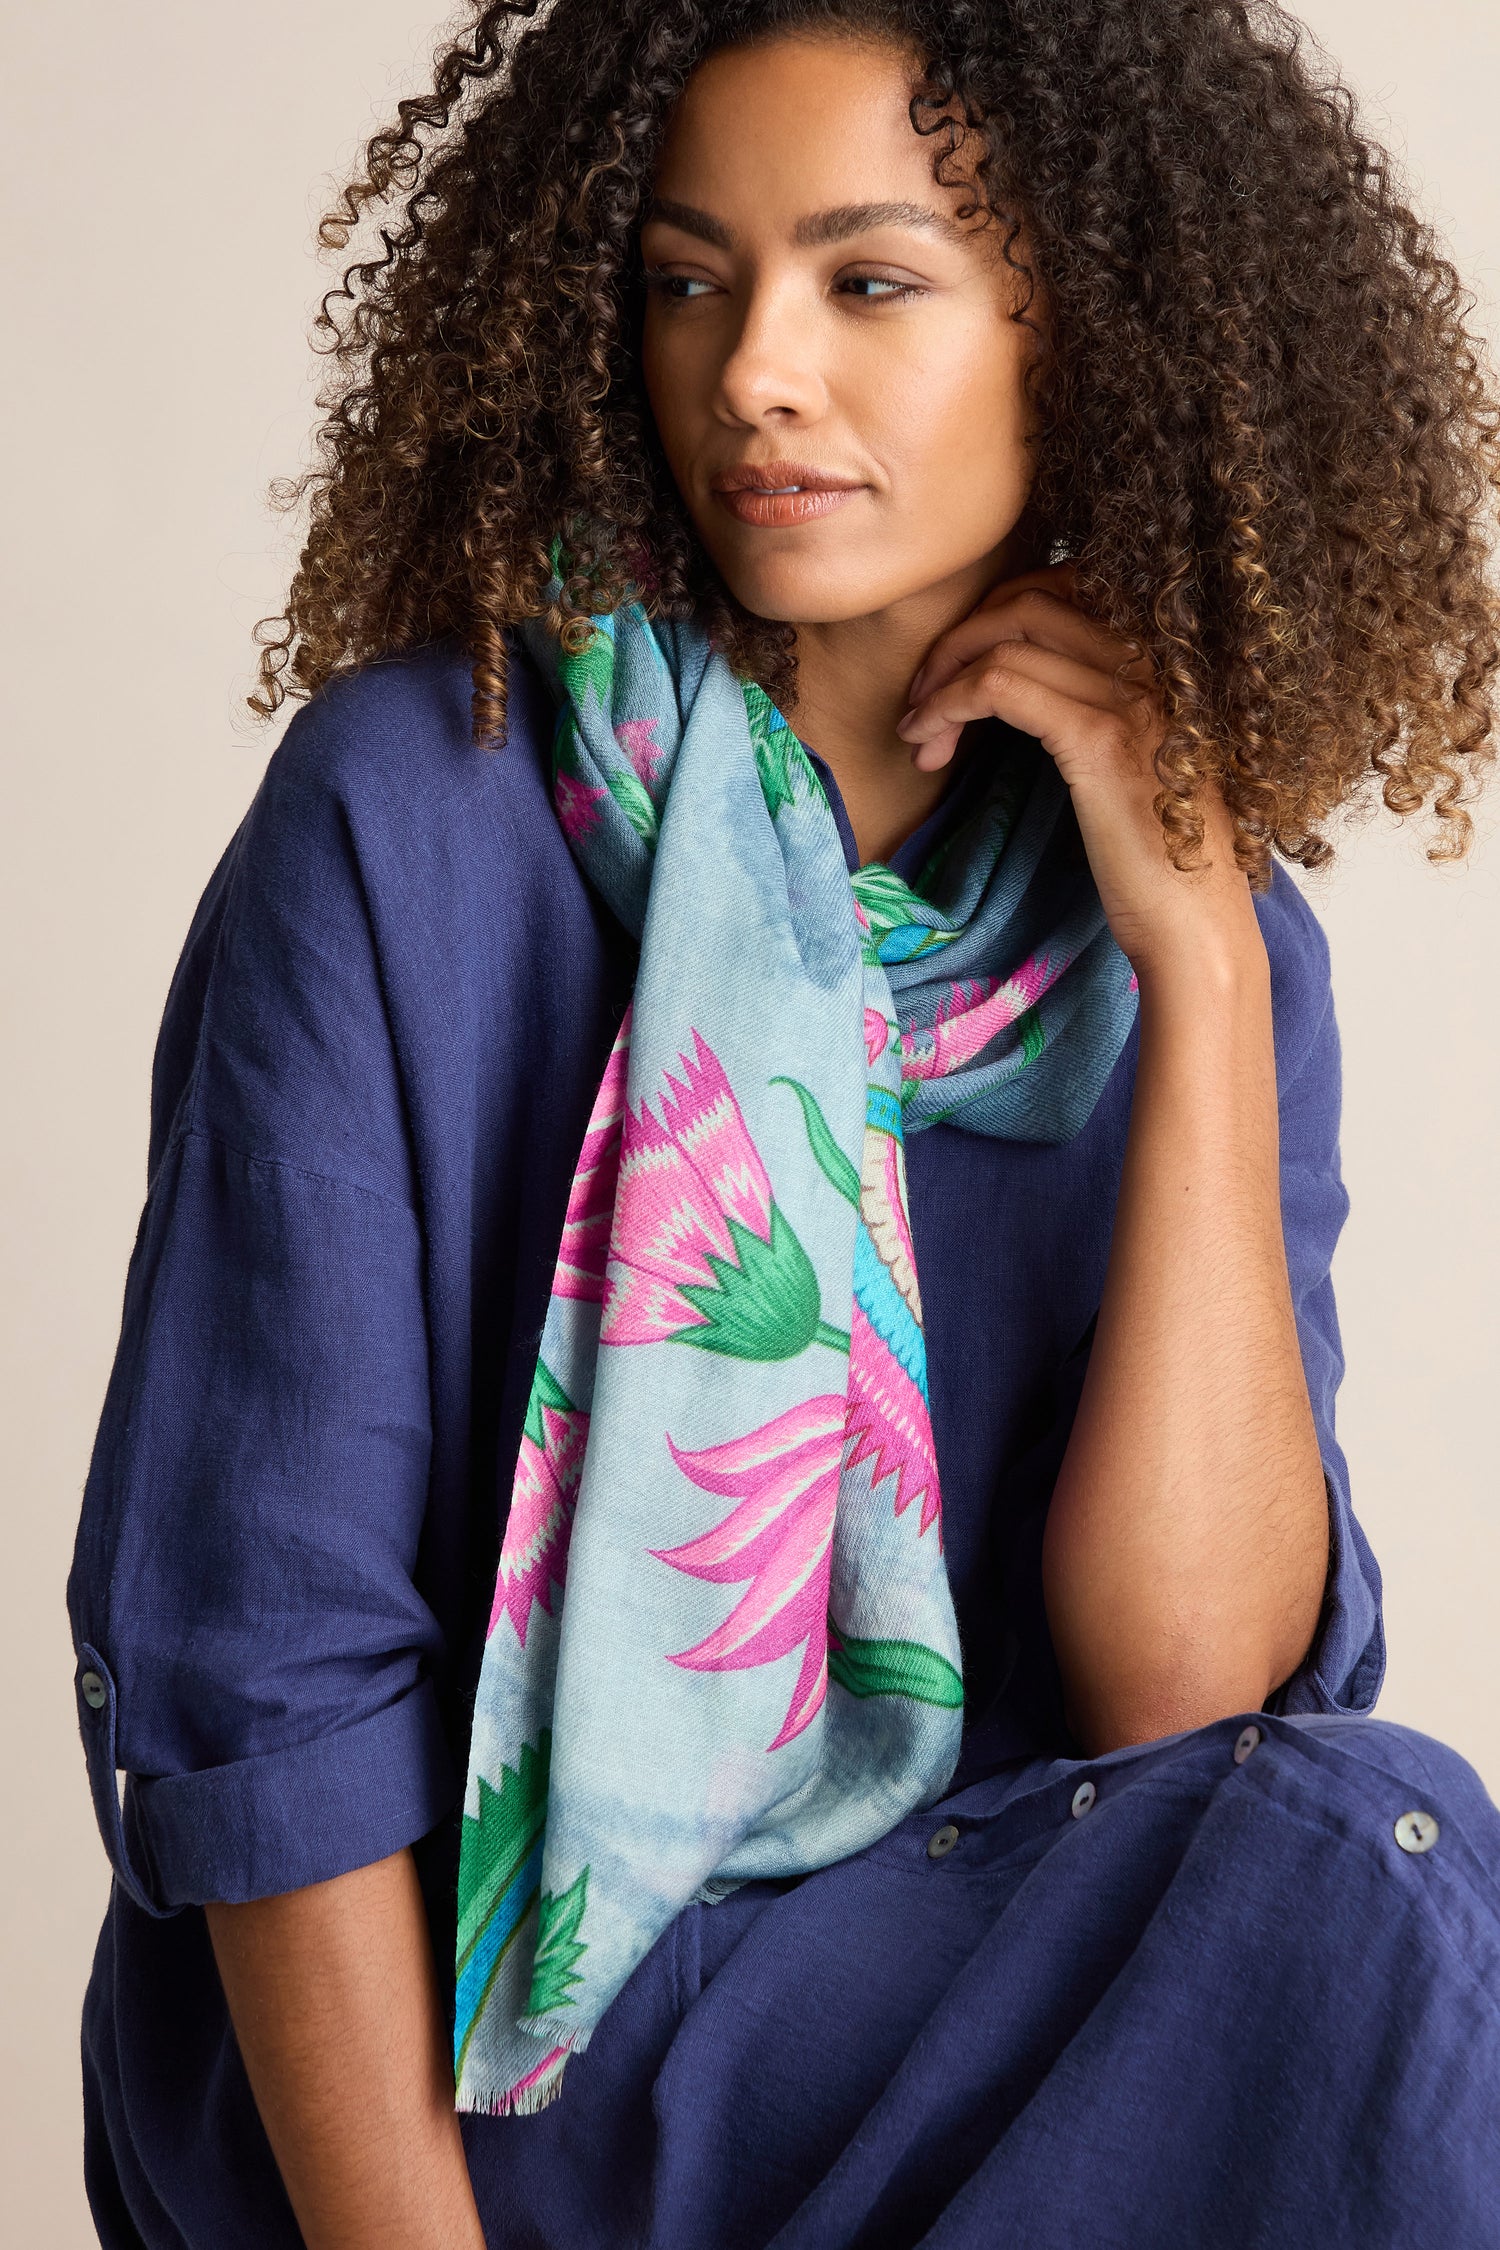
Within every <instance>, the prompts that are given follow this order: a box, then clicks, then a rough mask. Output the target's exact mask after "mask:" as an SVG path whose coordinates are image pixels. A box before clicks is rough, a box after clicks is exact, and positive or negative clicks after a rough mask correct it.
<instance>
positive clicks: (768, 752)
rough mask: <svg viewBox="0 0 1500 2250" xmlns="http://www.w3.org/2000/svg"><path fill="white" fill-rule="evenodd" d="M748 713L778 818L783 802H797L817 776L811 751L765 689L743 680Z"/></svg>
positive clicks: (764, 790)
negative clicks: (801, 741)
mask: <svg viewBox="0 0 1500 2250" xmlns="http://www.w3.org/2000/svg"><path fill="white" fill-rule="evenodd" d="M740 685H741V687H742V688H743V689H744V692H745V716H746V717H747V718H748V720H749V721H750V742H751V746H752V747H753V749H754V751H755V765H756V771H757V772H758V773H759V775H760V786H761V794H762V795H763V796H764V798H765V800H766V810H767V811H768V812H769V814H770V815H771V818H772V819H773V820H774V819H775V818H776V815H777V813H778V812H779V811H780V810H781V808H782V806H783V805H790V804H795V802H796V800H797V796H798V793H799V788H805V787H806V785H807V783H808V782H809V781H815V780H816V779H817V775H816V772H815V771H814V768H813V766H812V763H811V761H810V759H809V758H808V755H807V752H806V751H805V750H804V749H803V747H802V745H801V743H800V742H799V741H798V739H797V737H796V735H795V734H794V733H793V731H792V729H791V728H790V727H789V726H788V725H787V723H786V720H785V719H784V718H783V717H782V715H781V713H780V712H779V711H778V710H777V708H776V706H775V704H774V703H773V702H772V701H771V699H770V697H769V696H768V695H767V694H766V692H765V690H764V689H763V688H760V687H757V686H756V684H755V682H754V680H742V681H741V682H740Z"/></svg>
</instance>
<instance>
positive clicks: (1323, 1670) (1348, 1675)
mask: <svg viewBox="0 0 1500 2250" xmlns="http://www.w3.org/2000/svg"><path fill="white" fill-rule="evenodd" d="M1323 1482H1324V1485H1325V1487H1326V1489H1327V1493H1328V1541H1329V1551H1328V1579H1327V1584H1326V1586H1325V1588H1324V1593H1323V1608H1322V1612H1321V1615H1320V1616H1319V1619H1318V1629H1317V1632H1316V1633H1315V1634H1314V1635H1313V1641H1312V1646H1311V1648H1310V1649H1309V1650H1308V1652H1307V1654H1306V1656H1305V1657H1304V1658H1303V1660H1302V1662H1301V1663H1300V1664H1299V1665H1298V1667H1297V1669H1296V1671H1295V1672H1293V1673H1292V1675H1291V1677H1290V1678H1289V1679H1286V1680H1283V1681H1282V1683H1281V1686H1280V1687H1279V1688H1276V1689H1274V1690H1273V1691H1272V1693H1271V1694H1270V1695H1268V1696H1267V1698H1266V1701H1265V1704H1264V1706H1263V1708H1264V1709H1265V1710H1267V1711H1269V1712H1271V1713H1272V1715H1273V1716H1276V1717H1281V1718H1296V1717H1300V1716H1302V1715H1303V1714H1305V1713H1310V1712H1320V1713H1323V1714H1325V1715H1327V1716H1330V1717H1335V1716H1338V1715H1340V1714H1343V1713H1347V1712H1359V1711H1370V1710H1373V1708H1374V1705H1375V1699H1376V1697H1377V1696H1378V1695H1379V1693H1380V1686H1381V1682H1382V1681H1383V1679H1384V1678H1385V1627H1384V1624H1383V1622H1382V1619H1381V1608H1380V1595H1381V1586H1380V1569H1379V1565H1378V1564H1377V1563H1376V1561H1375V1557H1374V1555H1373V1554H1372V1552H1371V1550H1370V1546H1369V1542H1368V1541H1367V1540H1366V1538H1365V1536H1364V1533H1363V1532H1362V1531H1361V1530H1360V1528H1359V1525H1358V1523H1357V1522H1356V1520H1355V1517H1354V1513H1353V1511H1352V1509H1351V1508H1350V1506H1349V1502H1348V1500H1347V1498H1346V1497H1345V1495H1344V1490H1343V1482H1342V1479H1341V1478H1340V1477H1338V1476H1336V1475H1335V1474H1334V1473H1333V1472H1332V1471H1331V1470H1330V1469H1329V1468H1328V1467H1327V1466H1326V1465H1325V1467H1324V1471H1323Z"/></svg>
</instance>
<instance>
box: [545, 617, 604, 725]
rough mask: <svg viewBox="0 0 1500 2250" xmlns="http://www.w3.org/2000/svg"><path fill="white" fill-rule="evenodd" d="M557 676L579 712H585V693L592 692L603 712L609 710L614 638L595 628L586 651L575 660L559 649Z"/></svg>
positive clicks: (586, 700)
mask: <svg viewBox="0 0 1500 2250" xmlns="http://www.w3.org/2000/svg"><path fill="white" fill-rule="evenodd" d="M557 669H558V676H559V678H560V679H561V681H562V684H563V686H564V687H565V688H566V690H567V692H568V696H569V698H570V700H571V701H573V702H574V703H576V704H577V706H578V708H579V710H580V711H583V710H587V708H588V690H589V689H590V688H592V689H593V691H594V693H595V695H596V696H597V697H598V699H599V707H600V709H601V710H603V711H607V710H608V709H609V704H610V697H611V695H612V694H613V692H614V684H615V637H614V634H613V633H609V632H606V631H605V629H604V627H603V626H602V625H596V626H595V627H594V630H593V632H592V634H591V635H590V637H589V644H588V647H587V648H584V649H580V650H579V651H578V654H577V655H576V656H572V655H569V653H568V651H567V650H566V649H560V650H559V652H558V660H557Z"/></svg>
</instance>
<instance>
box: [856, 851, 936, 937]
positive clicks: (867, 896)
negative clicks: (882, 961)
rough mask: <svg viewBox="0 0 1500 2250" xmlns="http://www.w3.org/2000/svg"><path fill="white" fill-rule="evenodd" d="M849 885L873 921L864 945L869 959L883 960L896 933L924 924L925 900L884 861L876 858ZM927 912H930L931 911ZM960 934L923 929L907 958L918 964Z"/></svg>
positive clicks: (870, 920) (929, 909)
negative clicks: (885, 948) (882, 950)
mask: <svg viewBox="0 0 1500 2250" xmlns="http://www.w3.org/2000/svg"><path fill="white" fill-rule="evenodd" d="M849 884H850V888H851V889H852V890H853V892H854V895H855V897H856V898H857V899H858V900H859V903H860V905H861V906H862V907H863V908H864V910H865V914H866V916H867V917H868V919H869V924H870V927H869V930H868V932H867V933H866V934H865V943H864V950H865V956H866V959H873V960H878V959H879V958H880V948H881V946H882V945H883V944H884V943H885V941H886V939H887V938H888V937H889V936H890V934H891V932H892V930H899V929H903V928H905V927H906V926H907V925H908V924H916V925H920V924H921V923H922V921H923V915H924V908H923V904H922V901H921V900H920V899H919V898H918V897H917V894H916V892H915V891H914V890H913V889H912V887H911V885H910V884H909V883H906V882H904V881H903V880H902V878H901V877H900V876H899V875H898V874H897V873H896V871H895V869H894V868H891V867H887V866H886V864H885V861H884V860H883V859H872V860H871V861H870V862H869V864H868V865H867V866H865V867H861V868H860V869H859V870H858V871H857V872H856V873H855V874H853V875H851V876H850V878H849ZM925 911H926V912H927V913H930V912H931V908H930V907H929V908H926V909H925ZM956 935H957V932H956V931H954V930H934V929H923V930H922V934H921V936H920V937H919V938H915V939H914V940H913V942H912V944H911V945H910V947H909V948H908V950H907V952H906V953H905V954H904V955H903V958H904V959H906V960H913V961H914V960H916V959H918V957H919V956H920V955H922V954H924V953H934V952H936V951H937V950H938V948H939V947H940V946H944V945H951V944H952V943H953V940H954V938H955V936H956Z"/></svg>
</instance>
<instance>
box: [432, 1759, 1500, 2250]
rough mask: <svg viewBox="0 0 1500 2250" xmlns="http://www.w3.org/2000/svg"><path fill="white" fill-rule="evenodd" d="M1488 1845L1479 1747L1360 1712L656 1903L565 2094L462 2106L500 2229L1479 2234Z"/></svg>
mask: <svg viewBox="0 0 1500 2250" xmlns="http://www.w3.org/2000/svg"><path fill="white" fill-rule="evenodd" d="M1246 1725H1254V1726H1255V1727H1257V1728H1258V1729H1259V1731H1260V1735H1261V1740H1260V1741H1259V1743H1258V1745H1257V1746H1256V1747H1255V1748H1254V1749H1253V1751H1252V1752H1251V1753H1250V1755H1249V1756H1247V1757H1245V1758H1244V1759H1243V1760H1242V1761H1241V1762H1237V1761H1236V1760H1235V1758H1234V1754H1233V1752H1234V1744H1235V1741H1236V1739H1237V1737H1238V1736H1239V1735H1240V1733H1241V1731H1242V1729H1243V1728H1244V1727H1245V1726H1246ZM1085 1779H1087V1780H1092V1782H1093V1784H1094V1787H1095V1791H1096V1795H1095V1800H1094V1802H1093V1805H1092V1807H1091V1808H1090V1809H1088V1810H1087V1811H1085V1812H1082V1813H1081V1814H1079V1815H1076V1816H1075V1814H1074V1813H1073V1811H1072V1805H1073V1801H1074V1797H1075V1793H1076V1792H1077V1790H1078V1787H1079V1784H1080V1782H1081V1781H1083V1780H1085ZM1413 1810H1415V1811H1421V1812H1424V1813H1427V1814H1429V1815H1431V1816H1433V1817H1435V1818H1436V1820H1437V1822H1438V1828H1439V1833H1438V1837H1437V1841H1436V1843H1435V1844H1434V1845H1433V1846H1432V1848H1431V1849H1429V1850H1428V1851H1426V1852H1422V1853H1412V1852H1408V1851H1404V1850H1402V1849H1401V1847H1400V1846H1399V1844H1398V1843H1397V1841H1396V1836H1395V1827H1396V1823H1397V1820H1398V1819H1399V1817H1400V1815H1402V1814H1403V1813H1405V1812H1408V1811H1413ZM947 1825H952V1826H954V1827H956V1828H957V1829H958V1831H959V1838H958V1842H957V1843H956V1844H955V1845H954V1846H953V1847H952V1848H951V1849H950V1850H948V1851H946V1852H945V1853H943V1854H942V1855H941V1856H939V1857H937V1858H933V1857H930V1856H929V1853H928V1850H927V1846H928V1843H929V1841H930V1839H931V1838H932V1836H933V1835H934V1834H935V1833H936V1831H937V1830H938V1829H939V1828H941V1827H944V1826H947ZM1497 1867H1500V1813H1497V1812H1496V1809H1495V1807H1494V1805H1493V1804H1492V1803H1491V1802H1490V1800H1489V1798H1488V1797H1487V1795H1486V1794H1485V1791H1484V1789H1483V1787H1482V1785H1481V1784H1480V1782H1479V1780H1478V1777H1477V1776H1476V1775H1475V1774H1474V1772H1473V1769H1472V1768H1471V1767H1470V1766H1469V1765H1467V1763H1466V1762H1465V1761H1464V1760H1463V1759H1462V1758H1460V1757H1458V1755H1457V1754H1456V1753H1455V1752H1453V1751H1451V1750H1449V1749H1448V1748H1446V1746H1445V1745H1443V1744H1441V1743H1438V1742H1435V1741H1432V1740H1431V1739H1430V1738H1428V1737H1426V1736H1423V1735H1419V1734H1415V1733H1413V1732H1411V1731H1410V1730H1408V1729H1406V1728H1402V1727H1399V1726H1395V1725H1391V1724H1389V1723H1387V1722H1385V1721H1381V1720H1374V1719H1369V1718H1364V1717H1349V1718H1335V1719H1327V1718H1293V1719H1284V1718H1272V1717H1266V1716H1262V1715H1260V1714H1256V1715H1254V1717H1253V1718H1252V1719H1248V1720H1247V1719H1237V1720H1231V1721H1221V1722H1219V1723H1217V1724H1216V1725H1215V1726H1212V1727H1207V1728H1201V1729H1198V1730H1195V1731H1194V1732H1192V1733H1190V1734H1184V1735H1180V1736H1176V1737H1173V1738H1171V1739H1170V1740H1168V1741H1167V1742H1164V1743H1157V1744H1150V1745H1146V1746H1143V1747H1140V1748H1137V1749H1132V1750H1129V1751H1119V1752H1115V1753H1112V1754H1111V1755H1110V1756H1108V1757H1105V1758H1099V1759H1091V1760H1087V1761H1080V1760H1042V1759H1034V1760H1031V1761H1028V1762H1026V1763H1024V1764H1020V1765H1014V1766H1011V1767H1009V1768H1007V1769H1005V1770H1004V1771H1002V1772H1001V1773H999V1774H997V1775H995V1776H994V1777H992V1778H991V1779H990V1780H987V1781H983V1782H980V1783H978V1784H976V1785H974V1786H973V1787H971V1788H969V1789H968V1790H966V1791H964V1792H962V1793H961V1794H960V1795H959V1796H957V1797H954V1798H951V1799H949V1800H947V1801H945V1803H944V1804H943V1805H941V1806H938V1807H935V1808H933V1810H932V1811H930V1812H929V1813H927V1814H924V1815H919V1816H917V1817H915V1818H914V1819H912V1820H910V1821H908V1822H906V1823H904V1824H903V1826H902V1827H901V1828H899V1829H898V1830H896V1831H894V1832H893V1834H892V1835H890V1836H889V1837H886V1838H884V1839H882V1841H881V1842H880V1843H879V1844H877V1845H875V1846H873V1847H872V1848H871V1849H870V1850H869V1851H867V1852H865V1853H862V1854H860V1855H858V1856H857V1857H856V1858H855V1859H852V1860H847V1861H843V1862H840V1863H839V1864H838V1865H836V1866H834V1867H830V1868H826V1869H823V1870H822V1871H820V1872H819V1873H818V1874H816V1875H813V1876H810V1877H808V1878H807V1879H806V1880H805V1881H803V1882H802V1883H800V1884H796V1885H792V1886H776V1885H767V1884H757V1885H751V1886H746V1887H745V1889H744V1890H742V1891H740V1892H737V1893H735V1894H734V1895H733V1896H731V1897H730V1898H729V1899H727V1900H725V1901H724V1902H723V1903H722V1904H720V1905H718V1906H714V1907H693V1908H690V1909H688V1910H687V1911H686V1912H685V1913H684V1914H683V1915H682V1916H680V1917H679V1919H678V1922H677V1923H676V1924H675V1925H674V1927H673V1929H672V1930H671V1931H669V1932H668V1933H667V1935H666V1936H665V1937H664V1938H663V1940H662V1941H661V1943H660V1944H659V1945H658V1946H657V1947H656V1949H655V1950H654V1952H653V1953H652V1955H651V1956H650V1957H649V1959H648V1960H647V1961H646V1962H645V1963H643V1964H642V1967H641V1969H640V1970H639V1971H638V1972H637V1974H636V1976H635V1977H634V1978H633V1979H632V1980H631V1984H630V1985H629V1986H628V1987H627V1989H626V1991H625V1992H624V1993H623V1994H622V1995H621V1996H620V1998H619V2000H618V2001H617V2002H616V2003H615V2005H614V2007H613V2008H612V2009H611V2010H610V2011H609V2013H608V2015H607V2016H606V2017H605V2019H604V2022H603V2023H602V2024H601V2026H600V2028H599V2030H598V2031H597V2032H596V2034H595V2037H594V2041H593V2044H592V2045H591V2047H590V2048H589V2049H588V2051H587V2052H586V2053H584V2054H582V2055H580V2056H578V2057H577V2058H575V2060H574V2061H573V2062H572V2063H571V2064H570V2066H569V2072H568V2077H567V2080H566V2082H565V2088H564V2092H563V2095H562V2098H561V2099H560V2100H559V2101H558V2102H557V2103H556V2104H554V2105H553V2107H552V2108H551V2109H549V2110H546V2111H544V2112H543V2113H542V2114H541V2115H540V2116H539V2117H535V2118H527V2119H505V2120H488V2119H485V2120H477V2119H476V2120H470V2121H469V2122H468V2126H467V2128H466V2132H467V2137H468V2140H469V2146H470V2154H471V2164H472V2167H473V2170H474V2173H475V2180H476V2187H477V2189H478V2191H479V2194H480V2199H481V2207H482V2208H483V2209H484V2210H485V2212H486V2215H487V2218H488V2219H489V2221H490V2224H491V2227H492V2230H493V2231H492V2239H494V2240H495V2241H496V2242H503V2243H504V2244H505V2246H506V2250H521V2246H522V2245H531V2244H539V2245H540V2244H546V2245H549V2246H550V2245H553V2244H556V2245H559V2246H561V2245H564V2244H565V2245H567V2246H568V2250H585V2246H587V2245H592V2244H597V2245H599V2246H600V2250H603V2246H605V2245H608V2246H609V2250H616V2246H620V2250H623V2246H624V2245H627V2244H629V2245H637V2244H639V2245H646V2244H649V2245H650V2250H751V2246H755V2250H761V2246H763V2245H766V2244H769V2243H770V2242H771V2241H772V2240H773V2238H774V2239H775V2241H776V2244H777V2250H839V2246H841V2245H849V2246H851V2250H852V2246H853V2245H855V2244H858V2245H859V2246H860V2250H887V2246H889V2250H896V2246H897V2245H900V2246H903V2250H904V2246H906V2245H911V2244H915V2243H917V2242H919V2241H927V2240H930V2241H931V2242H932V2244H933V2245H934V2246H937V2245H942V2246H943V2250H969V2246H974V2250H978V2246H979V2245H981V2244H983V2245H990V2244H1000V2243H1008V2242H1012V2241H1015V2242H1023V2241H1024V2243H1025V2244H1026V2246H1027V2250H1050V2246H1052V2245H1057V2246H1058V2250H1061V2246H1063V2245H1069V2246H1072V2245H1076V2244H1077V2243H1079V2242H1083V2241H1087V2242H1088V2243H1089V2244H1090V2245H1091V2246H1092V2245H1112V2244H1119V2245H1121V2246H1127V2245H1128V2246H1129V2250H1147V2246H1148V2245H1149V2246H1150V2250H1158V2246H1161V2245H1171V2244H1174V2243H1177V2242H1181V2243H1184V2244H1197V2243H1199V2242H1206V2241H1210V2240H1211V2241H1213V2242H1214V2243H1215V2244H1216V2245H1219V2244H1223V2245H1226V2246H1230V2245H1240V2244H1245V2245H1249V2244H1259V2243H1261V2242H1266V2243H1270V2242H1273V2241H1274V2242H1276V2243H1277V2244H1278V2245H1279V2246H1280V2250H1287V2246H1288V2245H1292V2246H1295V2245H1298V2244H1306V2245H1308V2250H1312V2246H1313V2245H1314V2244H1316V2245H1317V2250H1341V2246H1342V2245H1345V2244H1347V2245H1349V2250H1353V2246H1354V2245H1356V2244H1357V2245H1359V2246H1360V2250H1373V2246H1374V2245H1378V2244H1381V2243H1384V2242H1389V2243H1391V2244H1396V2243H1398V2242H1400V2243H1403V2244H1404V2243H1409V2242H1411V2241H1413V2240H1422V2241H1428V2240H1431V2241H1444V2242H1448V2241H1451V2242H1455V2243H1457V2242H1463V2243H1465V2244H1471V2243H1472V2244H1476V2245H1483V2244H1486V2243H1496V2244H1500V2216H1497V2213H1500V2145H1497V2142H1500V2136H1496V2134H1495V2131H1494V2123H1493V2120H1494V2116H1495V2113H1496V2109H1497V2105H1500V1890H1497V1884H1496V1876H1495V1872H1494V1871H1495V1870H1496V1868H1497Z"/></svg>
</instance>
